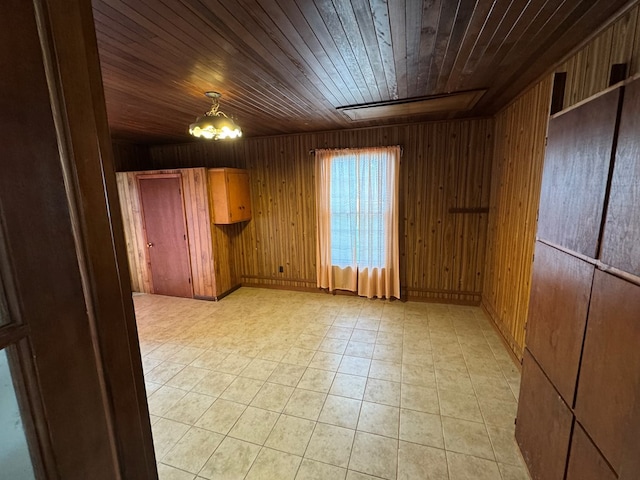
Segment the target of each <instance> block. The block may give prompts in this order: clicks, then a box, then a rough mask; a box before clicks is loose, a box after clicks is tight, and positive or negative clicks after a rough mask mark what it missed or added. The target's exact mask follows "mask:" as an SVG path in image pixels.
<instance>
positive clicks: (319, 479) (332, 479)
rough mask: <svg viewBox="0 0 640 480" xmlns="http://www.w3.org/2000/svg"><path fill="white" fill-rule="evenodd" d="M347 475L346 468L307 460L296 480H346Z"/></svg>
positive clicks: (303, 461)
mask: <svg viewBox="0 0 640 480" xmlns="http://www.w3.org/2000/svg"><path fill="white" fill-rule="evenodd" d="M346 475H347V469H346V468H340V467H336V466H334V465H329V464H326V463H321V462H316V461H315V460H310V459H308V458H305V459H303V460H302V463H301V464H300V469H299V470H298V474H297V475H296V480H344V478H345V476H346Z"/></svg>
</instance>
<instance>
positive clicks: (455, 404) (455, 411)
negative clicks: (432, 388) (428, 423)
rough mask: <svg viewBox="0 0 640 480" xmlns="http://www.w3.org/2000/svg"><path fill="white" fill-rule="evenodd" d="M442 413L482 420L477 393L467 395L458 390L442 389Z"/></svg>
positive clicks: (440, 391) (448, 415)
mask: <svg viewBox="0 0 640 480" xmlns="http://www.w3.org/2000/svg"><path fill="white" fill-rule="evenodd" d="M438 394H439V396H438V398H439V400H440V413H441V414H442V415H443V416H447V417H454V418H460V419H462V420H471V421H473V422H482V421H483V420H482V414H481V413H480V407H479V406H478V401H477V400H476V396H475V395H465V394H463V393H459V392H456V391H451V390H445V389H440V390H439V391H438Z"/></svg>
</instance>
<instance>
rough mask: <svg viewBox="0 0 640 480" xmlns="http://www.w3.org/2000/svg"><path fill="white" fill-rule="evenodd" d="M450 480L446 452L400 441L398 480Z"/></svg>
mask: <svg viewBox="0 0 640 480" xmlns="http://www.w3.org/2000/svg"><path fill="white" fill-rule="evenodd" d="M417 479H420V480H449V473H448V470H447V458H446V455H445V452H444V450H440V449H439V448H433V447H427V446H424V445H416V444H414V443H408V442H403V441H400V446H399V449H398V480H417Z"/></svg>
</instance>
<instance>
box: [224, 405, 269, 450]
mask: <svg viewBox="0 0 640 480" xmlns="http://www.w3.org/2000/svg"><path fill="white" fill-rule="evenodd" d="M278 417H279V414H277V413H275V412H271V411H269V410H263V409H261V408H255V407H247V409H246V410H245V411H244V413H243V414H242V415H240V418H239V419H238V421H237V422H236V424H235V425H234V426H233V428H232V429H231V430H230V431H229V436H230V437H233V438H237V439H239V440H245V441H247V442H251V443H257V444H259V445H262V444H264V441H265V440H266V439H267V437H268V436H269V433H271V429H272V428H273V426H274V425H275V423H276V421H277V420H278Z"/></svg>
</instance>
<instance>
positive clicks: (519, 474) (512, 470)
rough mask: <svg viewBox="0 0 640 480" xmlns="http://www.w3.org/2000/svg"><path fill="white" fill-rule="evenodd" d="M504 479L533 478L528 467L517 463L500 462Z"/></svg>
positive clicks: (524, 479) (528, 479) (520, 479)
mask: <svg viewBox="0 0 640 480" xmlns="http://www.w3.org/2000/svg"><path fill="white" fill-rule="evenodd" d="M498 468H499V469H500V473H501V474H502V480H531V477H530V476H529V473H528V472H527V469H526V467H524V466H523V467H517V466H515V465H504V464H502V463H499V464H498Z"/></svg>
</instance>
